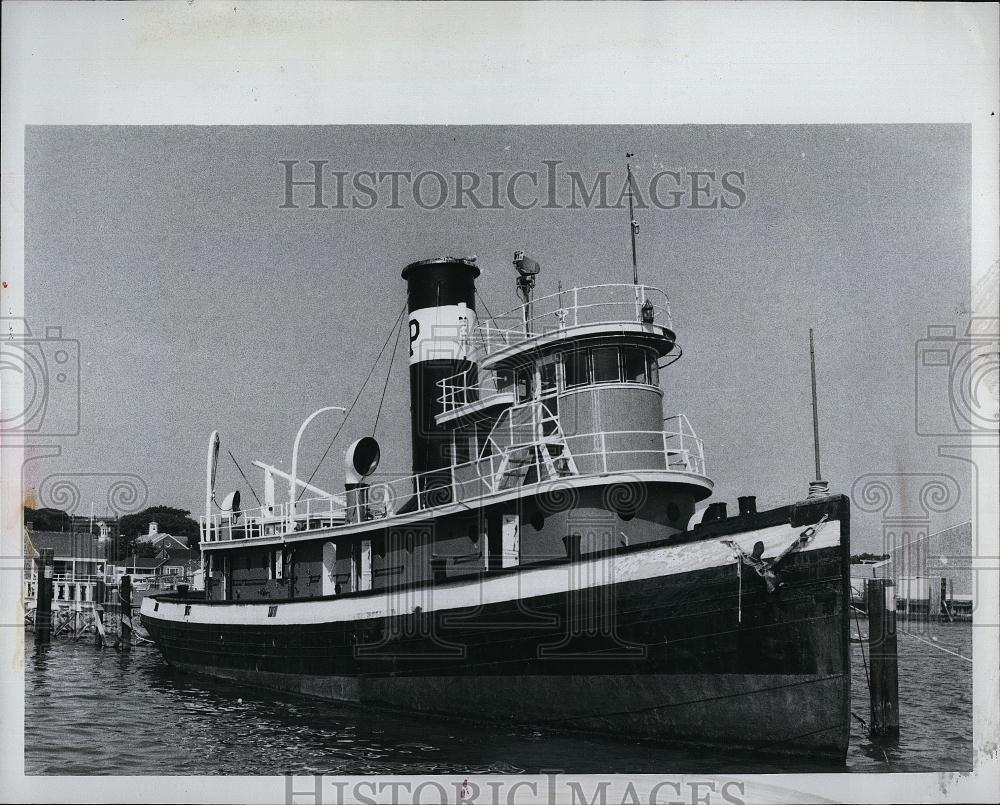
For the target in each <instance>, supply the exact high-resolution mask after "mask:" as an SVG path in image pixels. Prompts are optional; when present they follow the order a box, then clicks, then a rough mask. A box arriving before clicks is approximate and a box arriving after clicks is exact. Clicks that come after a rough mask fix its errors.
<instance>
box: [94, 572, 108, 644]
mask: <svg viewBox="0 0 1000 805" xmlns="http://www.w3.org/2000/svg"><path fill="white" fill-rule="evenodd" d="M107 589H108V588H107V582H105V581H104V579H98V580H97V583H96V584H95V585H94V634H95V636H96V640H97V647H98V648H104V646H105V644H106V643H107V642H108V636H107V634H106V633H105V631H104V599H105V598H107V594H108V593H107Z"/></svg>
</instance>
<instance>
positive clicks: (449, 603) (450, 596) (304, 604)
mask: <svg viewBox="0 0 1000 805" xmlns="http://www.w3.org/2000/svg"><path fill="white" fill-rule="evenodd" d="M805 530H806V526H797V527H795V528H793V527H792V526H790V525H787V524H786V525H778V526H772V527H771V528H764V529H760V530H757V531H744V532H741V533H739V534H735V535H727V536H724V537H716V538H711V539H706V540H704V541H702V542H693V543H685V544H680V545H667V546H661V547H658V548H650V549H649V550H646V551H635V552H634V553H627V554H617V555H609V556H604V557H597V558H594V559H590V560H588V559H587V558H586V557H584V558H583V559H582V560H581V561H579V562H574V563H567V564H562V565H555V566H546V567H538V568H528V567H526V568H525V569H524V570H522V571H521V572H519V573H511V574H505V575H502V576H495V577H493V578H489V577H487V578H485V579H473V580H470V581H469V582H467V583H451V584H448V585H446V586H444V587H430V586H428V587H423V588H412V589H403V590H379V591H377V592H376V593H374V594H373V595H370V596H361V597H358V596H354V597H350V598H340V599H338V598H334V597H330V598H328V599H323V600H318V601H317V600H313V601H289V602H285V603H279V604H274V603H271V602H268V601H253V602H233V603H228V604H199V603H197V602H191V603H189V604H184V603H173V602H170V601H160V602H159V608H158V610H157V611H155V612H154V611H153V607H154V605H155V603H156V602H154V601H153V600H152V599H150V598H145V599H143V602H142V610H141V611H142V614H143V615H146V616H148V617H151V618H156V619H160V620H165V621H180V622H191V623H205V624H234V625H247V626H251V625H255V626H279V625H284V626H290V625H294V624H303V623H333V622H344V621H355V620H365V619H369V618H386V617H390V616H393V615H401V614H408V613H411V612H413V611H414V610H415V609H416V608H417V607H419V608H420V609H421V610H422V611H423V612H433V611H438V610H449V609H462V608H466V607H476V606H484V605H488V604H499V603H503V602H505V601H517V600H522V599H525V598H534V597H538V596H544V595H553V594H559V593H564V592H566V591H567V590H581V589H587V588H590V587H600V586H604V585H608V584H621V583H624V582H630V581H642V580H644V579H652V578H659V577H662V576H672V575H678V574H681V573H689V572H692V571H696V570H706V569H709V568H715V567H726V566H727V565H728V566H730V567H732V568H733V573H734V574H735V572H736V570H735V565H736V557H735V555H734V551H733V549H732V548H731V547H730V546H728V545H725V544H723V543H722V542H721V540H722V539H726V540H731V541H732V542H734V543H735V544H737V545H739V546H740V547H741V548H742V549H743V550H744V551H745V552H747V553H751V552H752V551H753V546H754V543H755V542H758V541H760V542H763V543H764V553H763V556H764V558H768V559H771V558H774V557H776V556H778V555H779V554H780V553H782V552H783V551H784V550H785V549H786V548H787V547H788V546H789V545H790V544H791V543H792V542H793V541H794V540H795V539H796V538H797V537H798V536H799V535H800V534H801V533H802V532H803V531H805ZM839 543H840V522H839V521H837V520H831V521H828V522H826V523H824V524H823V526H822V527H820V528H819V529H818V530H817V532H816V534H815V536H813V537H812V538H811V539H810V540H809V542H808V543H807V544H806V545H805V547H804V548H802V549H801V550H802V552H803V553H805V552H810V551H816V550H821V549H824V548H831V547H835V546H837V545H838V544H839ZM186 610H189V611H188V614H187V615H185V611H186ZM270 611H273V614H271V615H269V614H268V613H269V612H270Z"/></svg>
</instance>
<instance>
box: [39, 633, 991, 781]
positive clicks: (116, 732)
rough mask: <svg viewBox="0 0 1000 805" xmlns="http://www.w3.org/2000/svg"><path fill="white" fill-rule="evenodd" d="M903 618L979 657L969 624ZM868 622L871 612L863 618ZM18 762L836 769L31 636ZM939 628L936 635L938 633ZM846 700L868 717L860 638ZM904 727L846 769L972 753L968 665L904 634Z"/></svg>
mask: <svg viewBox="0 0 1000 805" xmlns="http://www.w3.org/2000/svg"><path fill="white" fill-rule="evenodd" d="M900 626H901V627H902V628H905V629H907V630H910V631H914V632H918V633H919V634H921V635H922V636H923V637H924V638H925V639H930V638H931V637H932V636H933V637H934V638H936V640H937V643H936V645H940V646H942V647H944V648H948V649H950V650H952V651H956V652H958V653H960V654H963V655H965V656H966V657H971V656H972V627H971V626H970V625H969V624H951V625H949V624H944V625H938V624H934V625H933V626H932V632H931V633H930V634H927V633H925V632H920V631H918V630H920V629H921V628H926V626H923V627H922V626H921V625H920V624H916V623H912V624H905V623H901V624H900ZM860 627H861V631H862V633H866V632H867V624H866V622H865V621H864V620H862V621H861V622H860ZM26 639H27V648H26V652H25V772H26V773H27V774H59V775H92V774H108V775H153V774H155V775H162V774H187V775H248V774H250V775H252V774H261V775H282V774H331V775H336V774H354V775H373V774H504V773H529V774H537V773H540V772H541V771H542V770H543V769H544V770H555V769H558V770H561V771H562V772H565V773H576V774H586V773H595V772H598V771H604V772H614V773H623V774H624V773H634V774H638V773H657V772H659V773H679V772H690V773H708V774H711V773H716V774H723V773H736V772H745V773H754V772H757V773H766V772H809V771H844V770H845V769H844V767H842V766H836V765H830V764H828V763H826V764H824V763H820V762H815V761H810V760H808V759H789V758H761V757H759V756H755V755H751V754H744V753H737V752H729V751H727V752H706V751H697V752H694V751H688V750H678V749H675V748H671V747H668V746H663V745H654V744H644V743H638V742H632V741H623V740H614V739H611V738H604V737H590V736H581V735H567V734H553V733H543V732H539V731H535V730H531V729H509V728H482V727H478V726H476V727H473V726H470V725H469V724H466V723H452V722H448V721H441V720H430V719H420V718H412V717H404V716H398V715H387V714H384V713H372V712H366V711H364V710H361V709H358V708H351V707H343V706H338V705H335V704H331V703H329V702H322V701H315V700H310V699H305V698H300V697H293V696H282V695H278V694H271V693H268V692H261V691H256V690H251V689H247V688H240V687H237V686H233V685H226V684H220V683H216V682H211V681H206V680H204V679H198V678H194V677H189V676H185V675H182V674H177V673H174V672H173V671H172V670H171V669H170V668H169V666H167V665H166V663H164V662H163V660H162V658H161V657H160V654H159V652H158V651H157V650H156V649H155V648H137V649H135V650H134V651H132V652H131V653H130V654H118V653H116V652H115V651H114V650H111V649H104V650H98V649H96V648H95V647H94V645H93V642H92V641H90V640H85V641H81V642H79V643H69V642H65V641H62V640H56V641H55V642H53V643H52V644H51V645H49V646H42V647H35V646H34V644H33V642H32V636H31V635H30V634H29V635H26ZM932 642H933V641H932ZM853 654H854V657H853V659H854V663H853V672H852V676H853V686H852V689H853V694H852V698H853V702H852V710H853V711H854V712H855V713H857V714H858V715H860V716H861V717H863V718H864V719H866V720H867V719H868V715H869V705H868V688H867V685H866V682H865V670H864V666H863V664H862V662H861V652H860V646H858V645H855V646H854V648H853ZM899 664H900V674H899V688H900V690H899V693H900V721H901V733H902V736H901V741H900V745H899V747H898V748H891V749H887V750H886V751H885V754H883V751H882V750H881V749H879V748H878V747H875V746H872V745H871V744H870V743H869V742H868V740H867V739H866V737H865V735H864V730H863V728H862V726H861V725H860V723H858V721H857V720H856V719H852V722H853V725H852V735H851V747H850V750H849V752H848V757H847V768H846V770H847V771H852V772H881V771H893V772H918V771H942V770H967V769H971V766H972V665H971V664H970V663H967V662H965V661H963V660H961V659H959V658H957V657H953V656H951V655H948V654H946V653H944V652H942V651H937V650H936V649H935V648H932V647H930V646H928V645H926V644H925V643H921V642H919V641H917V640H916V639H914V638H912V637H909V636H908V635H905V634H901V635H900V636H899Z"/></svg>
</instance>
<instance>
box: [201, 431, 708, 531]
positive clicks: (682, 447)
mask: <svg viewBox="0 0 1000 805" xmlns="http://www.w3.org/2000/svg"><path fill="white" fill-rule="evenodd" d="M666 421H667V422H672V423H675V425H674V428H673V429H672V430H664V431H600V432H595V433H584V434H572V435H567V436H566V437H565V438H564V443H565V448H566V450H567V453H566V457H569V456H571V457H572V460H573V464H572V466H573V467H575V471H574V470H564V468H565V467H569V466H571V465H570V464H569V463H568V462H559V461H558V458H559V456H558V455H557V456H553V455H552V454H551V453H550V454H548V456H546V454H545V453H544V452H543V451H547V450H549V448H550V447H551V446H552V440H551V439H548V438H537V439H536V438H533V437H530V436H529V437H528V438H526V439H525V440H524V441H517V443H516V444H513V443H512V444H511V445H510V446H509V447H507V448H505V449H503V450H499V451H494V452H493V453H491V454H488V455H483V456H479V457H477V458H475V459H473V460H472V461H467V462H463V463H460V464H455V465H453V466H452V467H450V468H445V469H442V470H437V471H433V472H427V473H423V474H421V475H409V476H405V477H401V478H397V479H391V480H382V481H375V482H373V483H372V484H371V485H370V486H368V487H367V488H366V490H365V493H364V494H363V496H362V498H361V499H360V500H358V501H357V502H355V503H352V504H351V505H349V506H341V505H338V503H337V502H336V501H335V500H334V499H332V498H329V497H321V498H306V499H303V500H300V501H298V502H296V504H295V505H294V507H293V506H292V505H291V504H290V503H288V502H285V503H282V504H276V505H275V506H273V507H271V508H264V507H260V508H255V509H248V510H246V511H244V512H240V513H238V515H236V516H233V515H227V514H214V515H212V516H211V517H209V518H207V519H206V518H205V517H204V516H202V517H201V518H200V522H201V528H202V541H203V543H206V544H211V543H213V542H220V541H221V542H227V541H230V540H236V539H253V538H258V537H270V536H281V535H288V534H294V533H304V532H312V531H320V530H324V529H329V528H333V527H335V526H342V525H345V524H348V523H361V522H367V521H371V520H382V519H386V518H390V517H393V516H396V515H401V514H410V513H418V512H422V511H426V510H429V509H434V508H437V507H440V506H444V505H448V504H451V503H457V502H468V501H471V500H475V499H478V498H482V497H483V496H485V495H491V494H497V493H500V492H504V491H507V490H509V489H513V488H516V487H524V488H525V489H526V490H527V489H528V488H529V487H530V486H534V485H536V484H544V483H546V482H548V481H551V480H552V477H551V475H552V471H553V467H556V474H557V477H560V478H561V477H578V476H587V475H606V474H610V473H623V474H627V473H629V472H642V471H664V470H668V471H674V472H685V473H691V474H694V475H699V476H704V475H705V455H704V448H703V445H702V441H701V439H699V438H698V436H697V435H695V433H694V431H693V430H692V429H691V426H690V423H688V420H687V417H685V416H684V415H683V414H679V415H677V416H673V417H668V418H667V420H666ZM553 459H555V460H553ZM532 473H533V474H532ZM526 479H534V480H530V481H528V480H526Z"/></svg>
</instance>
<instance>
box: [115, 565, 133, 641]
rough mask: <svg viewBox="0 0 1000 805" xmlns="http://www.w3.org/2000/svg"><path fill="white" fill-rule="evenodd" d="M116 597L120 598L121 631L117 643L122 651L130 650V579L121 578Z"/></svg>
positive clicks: (128, 577)
mask: <svg viewBox="0 0 1000 805" xmlns="http://www.w3.org/2000/svg"><path fill="white" fill-rule="evenodd" d="M118 596H119V597H120V598H121V607H122V609H121V629H120V630H119V632H118V641H119V643H120V644H121V648H122V651H131V650H132V577H131V576H129V575H125V576H122V580H121V583H120V584H119V585H118Z"/></svg>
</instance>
